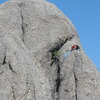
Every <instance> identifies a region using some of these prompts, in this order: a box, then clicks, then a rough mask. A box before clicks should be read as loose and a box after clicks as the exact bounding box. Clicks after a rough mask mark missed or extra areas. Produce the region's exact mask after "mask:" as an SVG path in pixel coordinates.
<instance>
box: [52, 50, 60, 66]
mask: <svg viewBox="0 0 100 100" xmlns="http://www.w3.org/2000/svg"><path fill="white" fill-rule="evenodd" d="M59 56H60V52H59V51H54V52H52V58H51V66H52V65H53V63H56V62H57V61H58V60H59Z"/></svg>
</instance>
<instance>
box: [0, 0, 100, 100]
mask: <svg viewBox="0 0 100 100" xmlns="http://www.w3.org/2000/svg"><path fill="white" fill-rule="evenodd" d="M73 42H75V43H77V44H78V45H79V46H80V47H81V51H73V52H71V53H70V54H69V55H68V56H67V57H66V58H65V59H64V57H63V55H64V54H65V53H66V52H68V51H69V50H70V47H71V45H72V44H73ZM58 51H59V53H60V55H59V56H58V57H55V59H54V58H53V56H57V55H53V54H54V52H58ZM99 77H100V73H99V72H98V71H97V69H96V68H95V66H94V64H93V63H92V62H91V60H90V59H89V58H88V57H87V56H86V54H85V53H84V50H83V49H82V46H81V44H80V41H79V37H78V34H77V32H76V30H75V28H74V26H73V24H72V23H71V22H70V20H69V19H68V18H66V17H65V16H64V14H63V13H62V12H61V11H60V10H59V9H57V8H56V7H55V6H54V5H53V4H51V3H49V2H47V1H45V0H10V1H8V2H6V3H4V4H2V5H0V100H100V78H99Z"/></svg>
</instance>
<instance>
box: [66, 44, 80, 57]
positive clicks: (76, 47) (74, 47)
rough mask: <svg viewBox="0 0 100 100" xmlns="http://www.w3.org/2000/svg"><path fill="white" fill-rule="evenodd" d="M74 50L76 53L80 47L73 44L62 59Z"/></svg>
mask: <svg viewBox="0 0 100 100" xmlns="http://www.w3.org/2000/svg"><path fill="white" fill-rule="evenodd" d="M74 50H78V51H81V49H80V47H79V46H78V45H76V43H74V44H73V45H72V47H71V50H70V51H68V52H67V53H66V54H65V55H64V58H65V57H67V55H68V54H70V53H71V52H72V51H74Z"/></svg>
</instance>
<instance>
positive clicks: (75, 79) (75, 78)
mask: <svg viewBox="0 0 100 100" xmlns="http://www.w3.org/2000/svg"><path fill="white" fill-rule="evenodd" d="M73 73H74V81H75V98H76V100H77V81H78V79H77V77H76V74H75V71H74V72H73Z"/></svg>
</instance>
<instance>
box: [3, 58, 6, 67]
mask: <svg viewBox="0 0 100 100" xmlns="http://www.w3.org/2000/svg"><path fill="white" fill-rule="evenodd" d="M2 64H3V65H4V64H6V56H4V60H3V62H2Z"/></svg>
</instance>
